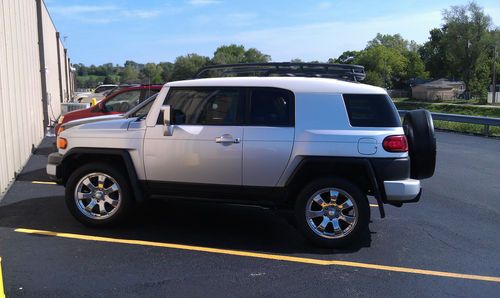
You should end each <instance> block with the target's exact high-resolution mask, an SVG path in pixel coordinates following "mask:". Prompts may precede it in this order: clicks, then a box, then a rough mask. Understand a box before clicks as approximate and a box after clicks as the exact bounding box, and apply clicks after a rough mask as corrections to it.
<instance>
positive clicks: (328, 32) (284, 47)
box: [175, 11, 441, 61]
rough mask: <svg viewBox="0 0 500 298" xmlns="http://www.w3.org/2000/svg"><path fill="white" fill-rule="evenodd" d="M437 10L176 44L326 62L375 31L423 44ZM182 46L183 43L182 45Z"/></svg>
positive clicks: (361, 45)
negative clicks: (236, 48) (226, 46)
mask: <svg viewBox="0 0 500 298" xmlns="http://www.w3.org/2000/svg"><path fill="white" fill-rule="evenodd" d="M440 24H441V14H440V12H439V11H434V12H426V13H420V14H415V15H404V16H390V17H384V18H372V19H366V20H363V21H356V22H321V23H310V24H302V25H296V26H287V27H277V28H269V29H257V30H242V31H240V32H238V33H236V34H210V32H208V30H209V29H207V32H200V34H199V35H196V36H193V35H191V36H189V37H186V36H178V37H176V38H175V40H176V43H179V44H189V47H190V48H193V47H196V46H202V45H204V46H206V45H211V46H214V47H216V46H218V45H221V44H229V43H236V44H243V45H245V46H246V47H256V48H258V49H259V50H261V51H262V52H264V53H266V54H269V55H271V57H272V58H273V60H274V61H289V60H291V59H292V58H295V57H301V58H302V59H303V60H306V61H310V60H320V61H326V60H328V58H332V57H338V56H339V55H340V54H341V53H342V52H343V51H346V50H361V49H363V48H364V47H365V46H366V43H367V41H369V40H371V39H373V38H374V37H375V35H376V34H377V33H379V32H380V33H384V34H396V33H400V34H401V35H402V36H403V37H404V38H406V39H410V40H415V41H417V42H418V43H423V42H425V41H426V40H427V38H428V36H429V30H431V29H432V28H434V27H439V26H440ZM184 46H185V45H184Z"/></svg>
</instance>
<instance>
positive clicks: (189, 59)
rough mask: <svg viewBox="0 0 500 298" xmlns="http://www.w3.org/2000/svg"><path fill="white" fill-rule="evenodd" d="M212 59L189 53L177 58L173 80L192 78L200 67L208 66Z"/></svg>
mask: <svg viewBox="0 0 500 298" xmlns="http://www.w3.org/2000/svg"><path fill="white" fill-rule="evenodd" d="M209 62H210V59H209V58H208V57H205V56H200V55H198V54H187V55H185V56H179V57H177V58H176V59H175V63H174V69H173V73H172V80H185V79H190V78H192V77H193V76H194V75H195V74H196V72H198V69H200V68H201V67H204V66H207V65H208V64H209Z"/></svg>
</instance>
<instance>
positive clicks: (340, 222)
mask: <svg viewBox="0 0 500 298" xmlns="http://www.w3.org/2000/svg"><path fill="white" fill-rule="evenodd" d="M295 219H296V221H297V226H298V228H299V230H300V231H301V232H302V233H303V235H304V236H305V237H306V238H307V239H308V240H309V241H311V242H312V243H314V244H315V245H318V246H323V247H329V248H339V247H344V246H347V245H349V244H351V243H353V242H355V241H357V240H359V239H360V237H361V236H362V235H363V234H365V231H366V230H367V229H368V223H369V221H370V207H369V204H368V200H367V198H366V196H365V195H364V194H363V192H362V191H361V190H360V189H359V187H357V186H356V185H354V184H352V183H351V182H349V181H347V180H344V179H338V178H324V179H318V180H314V181H313V182H311V183H309V184H308V185H306V187H304V188H303V190H302V191H301V192H300V194H299V195H298V198H297V201H296V204H295Z"/></svg>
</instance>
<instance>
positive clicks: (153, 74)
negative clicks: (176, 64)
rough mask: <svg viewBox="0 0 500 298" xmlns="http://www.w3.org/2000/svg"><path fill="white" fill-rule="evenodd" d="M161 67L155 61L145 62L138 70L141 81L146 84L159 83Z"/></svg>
mask: <svg viewBox="0 0 500 298" xmlns="http://www.w3.org/2000/svg"><path fill="white" fill-rule="evenodd" d="M162 71H163V70H162V68H161V67H159V66H158V65H156V64H155V63H146V64H145V65H144V67H143V68H142V69H141V71H140V77H141V81H142V82H143V83H148V84H161V83H163V79H162Z"/></svg>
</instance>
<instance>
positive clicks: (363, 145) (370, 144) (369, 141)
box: [358, 138, 377, 155]
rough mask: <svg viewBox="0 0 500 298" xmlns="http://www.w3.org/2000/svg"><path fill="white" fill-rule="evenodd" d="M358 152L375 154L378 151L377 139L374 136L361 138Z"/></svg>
mask: <svg viewBox="0 0 500 298" xmlns="http://www.w3.org/2000/svg"><path fill="white" fill-rule="evenodd" d="M358 152H359V153H360V154H363V155H373V154H375V153H377V140H376V139H373V138H361V139H359V141H358Z"/></svg>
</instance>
